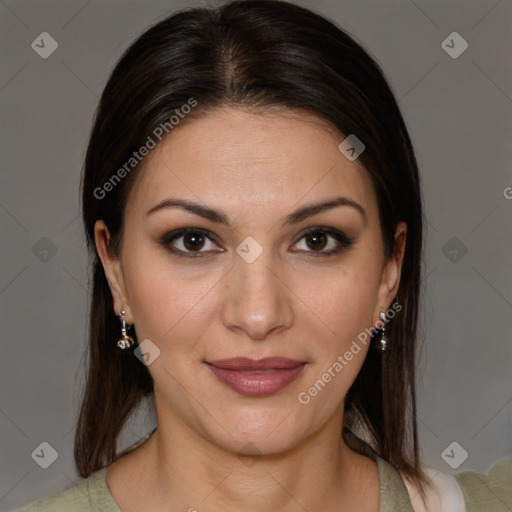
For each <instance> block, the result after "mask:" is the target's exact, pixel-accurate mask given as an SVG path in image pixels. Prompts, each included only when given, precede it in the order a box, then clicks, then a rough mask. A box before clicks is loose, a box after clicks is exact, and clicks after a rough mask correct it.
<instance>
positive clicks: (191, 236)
mask: <svg viewBox="0 0 512 512" xmlns="http://www.w3.org/2000/svg"><path fill="white" fill-rule="evenodd" d="M204 244H205V237H204V235H203V234H202V233H196V232H194V231H191V232H190V233H187V234H185V235H183V245H184V246H185V247H186V249H187V250H189V251H196V250H198V249H201V248H202V247H203V246H204Z"/></svg>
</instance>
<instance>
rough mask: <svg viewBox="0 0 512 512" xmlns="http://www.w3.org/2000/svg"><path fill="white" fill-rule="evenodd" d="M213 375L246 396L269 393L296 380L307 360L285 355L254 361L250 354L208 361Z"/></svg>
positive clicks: (275, 391)
mask: <svg viewBox="0 0 512 512" xmlns="http://www.w3.org/2000/svg"><path fill="white" fill-rule="evenodd" d="M206 363H207V364H208V367H209V368H210V370H211V371H212V372H213V374H214V375H215V376H216V377H217V378H218V379H219V380H220V381H221V382H222V383H223V384H225V385H226V386H228V387H229V388H231V389H233V390H234V391H236V392H237V393H240V394H241V395H245V396H268V395H273V394H274V393H277V392H278V391H280V390H281V389H283V388H284V387H286V386H287V385H288V384H290V383H291V382H293V381H294V380H295V379H296V378H297V377H298V376H299V374H300V372H301V371H302V370H303V369H304V366H305V365H306V363H305V361H296V360H293V359H287V358H284V357H266V358H264V359H259V360H257V361H256V360H254V359H248V358H246V357H235V358H232V359H219V360H217V361H207V362H206Z"/></svg>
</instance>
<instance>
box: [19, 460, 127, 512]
mask: <svg viewBox="0 0 512 512" xmlns="http://www.w3.org/2000/svg"><path fill="white" fill-rule="evenodd" d="M105 473H106V468H102V469H99V470H98V471H95V472H94V473H92V474H91V475H90V476H89V477H88V478H85V479H82V480H79V481H78V482H76V483H74V484H72V485H70V486H68V487H66V488H65V489H63V490H61V491H59V492H57V493H55V494H53V495H51V496H46V497H44V498H41V499H39V500H37V501H34V502H32V503H29V504H28V505H26V506H25V507H23V508H20V509H18V510H17V511H16V512H43V511H44V512H60V511H62V512H64V511H65V512H79V511H80V512H86V511H88V510H91V511H95V512H96V511H98V510H101V511H102V512H120V509H119V507H118V506H117V504H116V502H115V501H114V498H113V497H112V494H111V493H110V491H109V489H108V486H107V483H106V480H105Z"/></svg>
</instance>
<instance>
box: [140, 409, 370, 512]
mask: <svg viewBox="0 0 512 512" xmlns="http://www.w3.org/2000/svg"><path fill="white" fill-rule="evenodd" d="M342 425H343V416H342V411H337V414H336V415H335V416H333V418H332V419H331V420H330V421H329V422H327V423H326V424H325V425H324V427H323V428H322V429H321V430H320V431H317V432H316V433H315V434H314V435H313V436H311V437H309V438H308V439H306V440H304V441H303V442H302V443H300V444H299V445H297V446H295V447H294V448H293V449H291V450H288V451H287V452H283V453H279V454H261V453H256V454H252V455H240V454H238V453H234V452H232V451H229V450H225V449H223V448H222V447H221V446H219V445H217V444H215V443H213V442H212V441H211V440H208V439H205V438H204V437H203V436H201V435H200V434H199V433H197V432H196V431H194V430H192V429H191V428H190V427H188V426H187V425H185V424H184V423H182V422H181V421H180V420H176V418H175V417H174V418H172V421H171V418H167V419H166V418H163V417H159V421H158V430H157V431H156V432H155V433H154V434H153V436H152V437H151V438H150V439H149V440H148V441H147V442H146V443H145V445H144V451H143V454H144V462H143V464H137V466H138V467H139V468H141V469H140V474H139V475H138V477H137V481H138V482H140V483H141V485H143V486H144V488H145V489H152V490H151V491H150V493H149V495H151V496H152V501H153V500H154V505H155V507H154V510H170V509H171V508H172V510H177V509H182V510H190V511H192V512H193V511H194V509H196V510H199V511H202V510H222V511H226V512H231V511H239V510H247V511H251V512H259V511H265V512H269V505H270V506H271V509H272V510H279V511H284V512H291V511H294V512H295V511H299V510H319V509H320V508H321V509H322V510H325V511H328V510H333V511H334V510H338V511H339V510H344V511H349V510H362V508H363V507H362V505H363V504H364V503H363V502H362V501H361V500H362V498H361V496H365V493H364V486H365V485H368V486H369V487H370V482H371V483H372V484H373V486H374V487H375V476H376V465H375V463H374V462H373V461H371V460H370V459H369V458H367V457H364V456H362V455H359V454H357V453H355V452H354V451H352V450H351V449H350V448H349V447H348V446H347V444H346V443H345V442H344V440H343V438H342V436H341V429H342ZM249 451H250V450H249ZM141 454H142V452H141ZM372 472H373V479H372V478H369V477H368V474H372ZM377 487H378V476H377ZM372 496H373V495H372ZM248 497H250V499H248ZM370 503H372V504H373V505H375V499H374V496H373V501H370ZM169 504H172V505H171V506H169ZM374 509H375V510H378V507H377V508H374ZM365 510H366V509H365ZM370 510H373V509H370Z"/></svg>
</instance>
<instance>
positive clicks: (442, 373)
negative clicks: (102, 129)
mask: <svg viewBox="0 0 512 512" xmlns="http://www.w3.org/2000/svg"><path fill="white" fill-rule="evenodd" d="M300 3H301V4H303V5H308V6H310V7H313V8H315V9H317V10H318V11H320V12H322V13H324V14H326V15H327V16H329V17H331V18H332V19H334V20H336V21H337V22H338V23H339V24H340V25H341V26H342V27H343V28H345V29H346V30H347V31H348V32H349V33H351V34H352V35H353V36H354V37H355V38H356V40H358V41H359V42H360V43H362V44H363V46H365V48H366V49H367V50H368V51H369V52H370V54H372V55H373V56H374V57H375V58H376V59H377V60H378V62H379V63H380V65H381V67H382V69H383V70H384V72H385V74H386V76H387V77H388V79H389V81H390V83H391V85H392V87H393V89H394V92H395V94H396V96H397V98H398V99H399V102H400V106H401V108H402V110H403V114H404V117H405V120H406V123H407V125H408V128H409V130H410V134H411V137H412V139H413V144H414V145H415V149H416V152H417V158H418V162H419V165H420V169H421V173H422V179H423V190H424V196H425V203H426V204H425V207H426V213H427V218H428V226H427V240H426V246H427V251H426V258H425V303H424V310H423V317H422V332H423V334H424V338H425V342H424V346H423V349H422V352H421V359H420V361H419V368H420V371H419V375H418V395H419V410H418V415H419V428H420V436H421V445H422V452H423V457H424V459H425V461H426V462H427V463H428V464H429V465H431V466H433V467H435V468H437V469H440V470H442V471H445V472H450V473H454V472H460V471H464V470H477V471H481V472H486V471H487V470H488V469H489V467H490V465H491V464H492V463H493V462H495V461H497V460H498V459H501V458H502V457H504V456H506V455H512V436H511V432H512V386H511V381H512V379H511V364H512V350H511V347H512V345H511V334H510V333H511V331H512V322H511V318H512V315H511V313H512V271H511V262H512V250H511V248H512V237H511V234H512V233H511V231H512V223H511V219H512V216H511V212H512V200H511V199H510V197H512V189H511V188H507V187H512V175H511V164H510V162H511V161H512V149H511V146H512V144H511V142H512V138H511V135H512V129H511V124H512V115H511V114H512V84H511V82H512V76H511V75H512V73H511V70H512V65H511V64H512V63H511V55H512V52H511V48H512V31H511V20H512V16H511V14H512V3H511V1H510V0H501V1H496V0H479V1H467V0H466V1H445V0H443V1H440V0H439V1H425V0H423V1H422V0H415V1H412V0H411V1H406V0H403V1H398V0H396V1H385V2H384V1H366V0H364V1H360V0H359V1H319V2H314V3H313V2H309V3H308V2H300ZM189 5H192V3H191V2H176V1H146V2H142V1H123V2H120V1H117V2H115V1H106V0H96V1H94V0H93V1H83V0H80V1H75V0H73V1H65V2H64V1H52V2H49V1H38V2H36V1H15V0H7V1H1V2H0V23H1V36H0V38H1V39H0V42H1V45H0V48H1V76H0V111H1V116H2V127H1V136H0V141H1V142H0V144H1V147H2V159H1V162H2V164H1V179H2V186H1V189H0V226H1V230H2V231H1V232H2V244H1V245H0V252H1V260H0V261H1V264H0V300H1V317H0V321H1V325H2V337H1V342H2V351H1V353H2V357H1V365H2V366H1V375H2V388H1V408H0V429H1V432H2V444H1V453H0V460H1V468H0V474H1V475H2V477H1V485H0V507H1V510H11V509H13V508H16V507H18V506H21V505H22V504H25V503H28V502H30V501H32V500H34V499H36V498H38V497H41V496H43V495H45V494H50V493H53V492H55V491H57V490H59V489H61V488H63V487H65V486H67V485H69V484H71V483H72V481H75V480H77V478H78V477H77V474H76V473H75V470H74V466H73V455H72V445H73V425H74V421H75V417H76V413H77V409H78V397H79V396H80V390H81V386H82V385H83V380H84V379H83V371H82V365H83V357H82V354H83V351H84V348H85V340H86V314H87V304H88V291H87V280H88V278H87V261H86V252H85V245H84V242H83V237H82V234H81V223H80V218H79V209H78V208H79V203H78V184H79V175H80V170H81V166H82V163H83V158H84V152H85V145H86V143H87V137H88V134H89V130H90V127H91V122H92V115H93V112H94V109H95V107H96V105H97V102H98V99H99V96H100V94H101V91H102V88H103V87H104V85H105V82H106V79H107V76H108V73H109V71H110V70H111V68H112V66H113V65H114V64H115V62H116V61H117V59H118V58H119V57H120V55H121V53H122V51H124V49H125V48H126V47H127V46H128V45H129V44H130V42H132V41H133V39H134V38H135V37H136V36H137V35H138V34H139V33H141V32H142V31H143V30H144V29H145V28H147V26H148V25H149V24H151V23H153V22H155V21H156V20H159V19H161V18H162V17H164V16H165V15H167V14H169V13H171V12H172V11H173V10H175V9H177V8H182V7H186V6H189ZM194 5H205V3H204V2H203V3H201V2H195V3H194ZM44 31H46V32H49V33H50V34H51V36H52V37H53V38H55V39H56V40H57V42H58V44H59V47H58V49H57V50H56V51H55V53H53V54H52V55H51V56H50V57H49V58H48V59H42V58H41V57H40V56H39V55H38V54H37V53H36V52H35V51H34V50H33V49H32V48H31V43H32V41H34V40H35V39H36V37H37V36H38V35H39V34H40V33H41V32H44ZM453 31H456V32H458V33H460V34H461V36H462V37H463V38H464V39H465V40H466V41H467V42H468V44H469V47H468V49H467V50H466V51H465V52H464V53H463V54H462V55H460V56H459V57H458V58H456V59H454V58H452V57H450V56H449V55H448V54H447V53H446V52H445V51H444V50H443V48H442V47H441V43H442V41H444V40H445V39H446V38H447V36H448V35H449V34H451V33H452V32H453ZM450 44H451V43H450ZM454 44H455V43H454ZM457 44H458V43H457ZM507 196H508V198H507ZM465 251H467V252H465ZM149 406H151V404H149ZM143 412H144V411H143ZM153 423H154V416H153V413H152V410H151V407H149V409H148V412H147V416H145V415H144V414H142V415H140V416H139V417H136V418H134V420H133V421H132V422H131V423H130V424H129V425H128V426H127V428H126V429H125V431H124V434H123V443H124V444H125V445H126V444H128V443H129V442H133V441H134V440H136V439H137V438H138V437H139V436H141V435H143V434H145V433H146V432H148V431H149V430H150V429H151V428H152V426H153ZM44 441H46V442H48V443H49V444H50V445H51V446H52V447H53V448H54V449H55V450H56V451H57V452H58V458H57V460H56V461H55V462H54V463H53V464H52V465H51V466H50V467H49V468H48V469H42V468H41V467H39V465H38V464H36V462H35V461H34V460H33V458H32V457H31V454H32V453H33V451H34V450H35V449H36V448H37V447H38V446H39V445H40V443H42V442H44ZM453 441H456V442H457V443H459V444H460V446H461V447H463V449H464V450H465V451H467V452H468V458H467V459H466V460H465V461H464V462H463V463H462V464H460V465H459V466H458V467H457V468H456V469H452V468H451V467H450V466H449V465H448V464H447V463H446V462H445V459H446V457H445V459H443V457H442V456H441V454H442V453H443V451H444V450H445V449H446V448H447V447H448V446H449V445H450V444H451V443H452V442H453ZM448 453H449V454H450V456H451V459H452V461H459V462H460V460H462V458H463V453H464V452H462V451H461V449H460V448H459V447H455V449H454V451H453V452H451V451H450V450H448ZM452 464H453V462H452Z"/></svg>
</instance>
